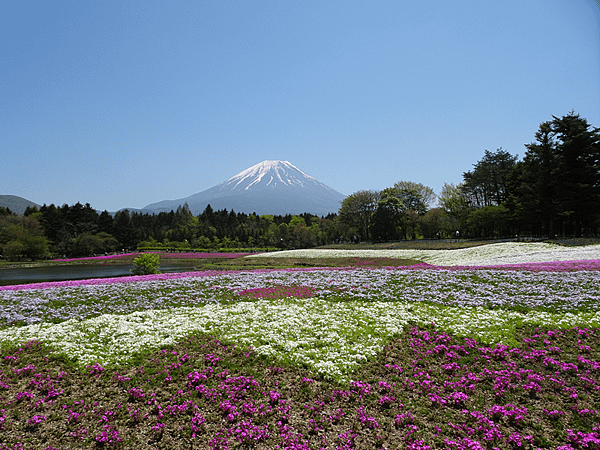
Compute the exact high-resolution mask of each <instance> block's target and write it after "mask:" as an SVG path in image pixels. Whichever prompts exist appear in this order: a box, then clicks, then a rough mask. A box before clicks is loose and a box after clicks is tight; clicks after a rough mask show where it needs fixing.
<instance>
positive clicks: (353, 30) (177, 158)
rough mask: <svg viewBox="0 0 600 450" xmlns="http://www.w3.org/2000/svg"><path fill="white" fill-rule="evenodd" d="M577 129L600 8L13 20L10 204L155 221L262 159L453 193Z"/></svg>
mask: <svg viewBox="0 0 600 450" xmlns="http://www.w3.org/2000/svg"><path fill="white" fill-rule="evenodd" d="M571 110H574V111H575V112H576V113H578V114H580V116H582V117H584V118H586V119H587V120H588V122H590V123H591V124H592V125H593V126H596V127H600V7H599V5H598V2H596V1H595V0H503V1H487V0H458V1H448V0H429V1H408V0H406V1H404V0H393V1H386V0H375V1H366V0H365V1H352V0H343V1H328V0H317V1H310V0H301V1H281V0H276V1H253V0H248V1H216V0H215V1H212V0H208V1H198V0H193V1H189V2H187V1H173V2H165V1H150V0H141V1H125V0H117V1H80V0H75V1H53V2H50V1H46V0H43V1H27V0H24V1H13V2H4V4H3V6H2V11H1V13H0V194H5V195H18V196H21V197H24V198H27V199H28V200H31V201H34V202H36V203H38V204H44V203H46V204H50V203H54V204H55V205H62V204H64V203H68V204H70V205H72V204H74V203H76V202H78V201H79V202H81V203H88V202H89V203H90V204H91V205H92V206H93V207H94V208H96V209H99V210H104V209H107V210H109V211H115V210H118V209H120V208H125V207H133V208H141V207H143V206H145V205H147V204H149V203H151V202H156V201H160V200H166V199H176V198H182V197H186V196H188V195H191V194H195V193H197V192H200V191H202V190H205V189H208V188H210V187H212V186H214V185H216V184H218V183H220V182H222V181H225V180H226V179H228V178H230V177H231V176H233V175H235V174H237V173H238V172H240V171H242V170H244V169H246V168H248V167H250V166H252V165H254V164H257V163H259V162H261V161H263V160H266V159H272V160H276V159H279V160H287V161H289V162H291V163H292V164H294V165H295V166H296V167H298V168H299V169H301V170H302V171H304V172H305V173H307V174H308V175H311V176H313V177H315V178H317V179H318V180H319V181H321V182H323V183H325V184H326V185H328V186H330V187H331V188H333V189H336V190H338V191H340V192H342V193H344V194H351V193H352V192H356V191H358V190H380V189H383V188H386V187H390V186H392V185H393V184H394V183H395V182H397V181H400V180H405V181H415V182H419V183H423V184H425V185H427V186H430V187H432V188H433V189H434V190H435V191H436V192H439V190H440V189H441V187H442V185H443V184H444V182H451V183H459V182H461V181H462V173H463V172H465V171H468V170H470V169H471V168H472V165H473V164H475V163H476V162H477V161H478V160H479V159H481V158H482V157H483V154H484V151H485V150H486V149H488V150H491V151H494V150H496V149H498V148H499V147H502V148H503V149H504V150H506V151H508V152H510V153H512V154H513V155H514V154H518V155H519V156H520V157H522V156H523V154H524V152H525V148H524V144H526V143H529V142H532V141H534V139H535V136H534V135H535V132H536V131H537V129H538V127H539V124H540V123H542V122H544V121H547V120H552V116H553V115H555V116H562V115H565V114H567V113H569V112H570V111H571Z"/></svg>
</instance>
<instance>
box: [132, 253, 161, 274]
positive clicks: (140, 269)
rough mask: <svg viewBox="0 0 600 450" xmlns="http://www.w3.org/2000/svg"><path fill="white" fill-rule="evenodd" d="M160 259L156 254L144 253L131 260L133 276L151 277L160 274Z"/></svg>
mask: <svg viewBox="0 0 600 450" xmlns="http://www.w3.org/2000/svg"><path fill="white" fill-rule="evenodd" d="M159 259H160V257H159V256H158V255H157V254H156V253H146V254H144V255H140V256H138V257H137V258H135V259H134V260H133V266H134V268H133V270H132V272H133V273H134V274H135V275H151V274H154V273H160V271H159V270H158V264H159Z"/></svg>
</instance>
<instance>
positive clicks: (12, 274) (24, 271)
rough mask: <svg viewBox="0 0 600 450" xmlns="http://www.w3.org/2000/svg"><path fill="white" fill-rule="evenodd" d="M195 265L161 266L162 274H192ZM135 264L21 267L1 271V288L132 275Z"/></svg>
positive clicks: (170, 264)
mask: <svg viewBox="0 0 600 450" xmlns="http://www.w3.org/2000/svg"><path fill="white" fill-rule="evenodd" d="M194 267H195V264H194V263H183V264H182V263H179V264H172V263H169V264H164V265H163V264H161V265H160V271H161V272H162V273H173V272H191V271H193V270H194ZM132 269H133V264H125V265H101V264H98V265H96V264H78V265H74V264H65V265H61V266H57V265H52V266H39V267H21V268H17V269H0V286H8V285H13V284H29V283H42V282H46V281H66V280H85V279H89V278H111V277H124V276H129V275H132V273H131V270H132Z"/></svg>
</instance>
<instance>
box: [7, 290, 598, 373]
mask: <svg viewBox="0 0 600 450" xmlns="http://www.w3.org/2000/svg"><path fill="white" fill-rule="evenodd" d="M411 321H412V322H414V323H417V324H429V323H434V324H435V325H436V327H437V328H438V329H440V330H444V331H447V332H451V333H454V334H457V335H459V336H470V337H473V338H475V339H476V340H478V341H480V342H482V343H494V342H501V341H505V340H506V338H507V336H508V337H509V338H510V336H513V335H514V331H515V326H516V325H515V324H518V323H531V324H545V325H549V326H557V327H560V326H569V327H572V326H576V325H577V326H594V327H597V326H600V313H579V314H549V313H536V312H529V313H527V314H522V313H518V312H514V311H506V310H489V309H486V308H478V307H472V308H457V307H434V306H431V305H426V304H415V303H409V302H404V301H394V302H369V303H364V302H361V301H348V302H329V301H326V300H322V299H316V298H314V299H303V300H298V299H281V300H261V301H257V302H239V303H236V304H233V305H220V304H207V305H206V306H204V307H189V308H187V307H183V308H173V309H168V310H151V311H140V312H135V313H132V314H127V315H112V314H106V315H103V316H100V317H95V318H92V319H88V320H85V321H82V322H78V321H75V320H70V321H66V322H63V323H61V324H56V325H51V324H35V325H30V326H26V327H20V328H12V329H7V330H3V331H0V342H4V343H7V342H12V343H15V344H16V343H19V342H24V341H28V340H33V339H39V340H42V341H44V342H46V343H47V344H49V345H51V346H53V347H54V348H56V349H57V350H58V351H60V352H63V353H65V354H66V355H67V356H69V357H70V358H73V359H76V360H77V361H78V362H79V364H81V365H82V366H84V365H89V364H92V363H94V362H98V363H100V364H120V363H125V362H127V361H128V360H129V359H130V358H131V357H132V355H134V354H136V353H138V352H141V351H143V350H152V349H156V348H159V347H160V346H162V345H165V344H174V343H176V342H178V341H180V340H181V339H183V338H184V337H186V336H188V335H190V334H193V333H210V334H213V335H215V336H217V337H219V338H220V339H223V340H231V341H233V342H238V343H241V344H242V345H246V346H249V347H252V348H253V349H254V350H255V352H256V353H258V354H260V355H266V356H270V357H273V358H276V359H279V360H281V361H284V362H288V363H292V364H300V365H306V366H308V367H309V368H311V369H312V370H314V371H315V372H317V373H320V374H322V375H324V376H326V377H329V378H333V379H338V380H347V379H348V377H349V376H350V375H351V373H352V371H353V370H355V369H356V368H357V367H358V366H359V365H360V364H362V363H364V362H366V361H367V360H369V359H371V358H373V357H374V356H376V355H377V353H378V352H379V351H381V349H382V347H383V345H384V344H385V343H386V342H388V341H389V339H391V338H392V337H393V336H395V335H397V334H399V333H400V332H402V330H403V329H404V327H405V326H406V325H407V324H408V323H409V322H411Z"/></svg>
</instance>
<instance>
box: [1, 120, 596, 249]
mask: <svg viewBox="0 0 600 450" xmlns="http://www.w3.org/2000/svg"><path fill="white" fill-rule="evenodd" d="M599 132H600V129H598V128H595V127H592V126H591V125H590V124H589V123H588V122H587V120H586V119H584V118H581V117H580V116H579V115H578V114H575V112H573V111H571V112H570V113H569V114H567V115H564V116H563V117H556V116H552V120H549V121H547V122H544V123H542V124H540V126H539V129H538V130H537V132H536V133H535V140H534V141H533V142H532V143H530V144H527V145H526V146H525V148H526V151H525V154H524V157H523V158H522V159H521V160H519V159H518V156H514V155H512V154H510V153H509V152H507V151H505V150H503V149H502V148H499V149H497V150H495V151H489V150H485V152H484V155H483V157H482V158H481V159H480V160H479V161H477V162H476V163H475V164H473V167H472V169H471V170H468V171H466V172H464V173H463V181H462V182H461V183H460V184H458V185H454V184H449V183H445V184H444V185H443V187H442V189H441V191H440V192H439V193H438V194H437V195H436V193H435V192H434V190H433V189H432V188H430V187H428V186H424V185H423V184H421V183H417V182H413V181H399V182H397V183H396V184H394V186H391V187H388V188H385V189H383V190H381V191H374V190H373V191H357V192H354V193H353V194H350V195H349V196H347V197H346V198H345V199H344V200H343V201H342V202H341V205H340V210H339V211H338V213H337V214H329V215H328V216H326V217H318V216H315V215H312V214H309V213H305V214H301V215H295V216H291V215H286V216H272V215H261V216H258V215H256V214H255V213H253V214H245V213H236V212H235V211H233V210H231V211H228V210H226V209H223V210H217V211H214V210H213V209H212V208H211V207H210V205H208V206H207V207H206V209H205V210H204V211H203V212H202V213H201V214H199V215H197V216H194V215H193V214H192V213H191V212H190V210H189V208H188V207H187V205H183V206H180V207H178V208H177V210H175V211H170V212H169V213H165V212H161V213H159V214H142V213H139V212H136V211H129V210H123V211H118V212H117V213H115V214H114V215H113V214H110V213H109V212H107V211H103V212H101V213H99V212H98V211H96V210H95V209H94V208H93V207H92V206H91V205H90V204H89V203H86V204H85V205H82V204H81V203H76V204H74V205H71V206H69V205H67V204H64V205H62V206H55V205H54V204H51V205H49V206H47V205H45V204H44V205H43V206H42V207H41V208H39V209H38V208H37V207H33V208H32V207H29V208H28V209H27V210H26V211H25V213H24V215H23V216H18V215H17V214H14V213H12V212H11V211H10V210H9V209H7V208H3V207H0V255H2V257H3V258H4V259H8V260H17V259H23V258H25V259H40V258H48V257H58V256H60V257H62V256H67V257H77V256H90V255H95V254H105V253H113V252H118V251H133V250H136V249H137V250H157V249H173V250H177V251H189V250H203V251H207V250H211V251H233V250H236V251H239V250H242V249H243V250H248V251H250V250H255V251H264V250H268V249H290V248H310V247H316V246H321V245H326V244H332V243H341V242H350V243H357V242H387V241H398V240H407V239H448V238H452V239H456V238H459V239H468V238H476V239H482V238H484V239H493V238H506V237H513V238H514V237H516V238H553V237H555V236H574V237H580V236H598V234H599V232H600V133H599Z"/></svg>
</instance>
